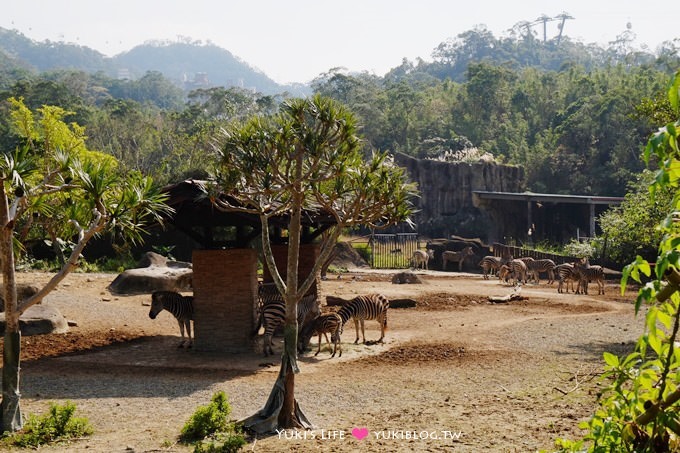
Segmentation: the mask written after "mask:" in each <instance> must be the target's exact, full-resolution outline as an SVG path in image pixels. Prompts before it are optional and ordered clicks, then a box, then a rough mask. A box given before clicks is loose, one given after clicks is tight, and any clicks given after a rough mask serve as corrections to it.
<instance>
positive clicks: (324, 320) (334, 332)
mask: <svg viewBox="0 0 680 453" xmlns="http://www.w3.org/2000/svg"><path fill="white" fill-rule="evenodd" d="M328 333H330V334H331V341H332V342H333V353H332V354H331V357H335V353H336V352H337V350H338V349H340V354H339V355H338V357H342V343H340V335H341V334H342V318H341V317H340V315H338V314H337V313H335V312H330V313H323V314H321V315H319V316H317V317H316V318H314V319H313V320H312V321H310V322H308V323H307V324H305V325H304V327H303V328H302V330H301V331H300V335H299V336H298V351H299V352H300V353H303V352H304V350H305V349H306V347H307V345H308V344H309V342H310V340H311V339H312V337H313V336H314V335H318V336H319V347H318V348H317V350H316V354H314V355H315V356H316V355H318V354H319V352H321V335H322V334H323V336H324V337H325V338H326V343H328V345H329V346H330V341H328V335H327V334H328Z"/></svg>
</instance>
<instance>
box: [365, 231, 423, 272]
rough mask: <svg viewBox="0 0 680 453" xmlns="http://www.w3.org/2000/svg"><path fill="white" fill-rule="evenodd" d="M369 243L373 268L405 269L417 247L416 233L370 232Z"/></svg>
mask: <svg viewBox="0 0 680 453" xmlns="http://www.w3.org/2000/svg"><path fill="white" fill-rule="evenodd" d="M369 243H370V246H371V267H372V268H374V269H406V268H408V267H409V266H410V264H411V256H412V255H413V252H415V251H416V250H418V249H419V242H418V233H397V234H372V235H371V237H370V238H369Z"/></svg>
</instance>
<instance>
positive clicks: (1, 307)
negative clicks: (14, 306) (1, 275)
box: [0, 283, 38, 312]
mask: <svg viewBox="0 0 680 453" xmlns="http://www.w3.org/2000/svg"><path fill="white" fill-rule="evenodd" d="M37 292H38V287H37V286H35V285H29V284H27V283H17V300H18V301H22V300H26V299H28V298H29V297H31V296H32V295H34V294H37ZM3 294H4V288H3V285H0V312H3V311H5V299H4V298H3V297H2V295H3Z"/></svg>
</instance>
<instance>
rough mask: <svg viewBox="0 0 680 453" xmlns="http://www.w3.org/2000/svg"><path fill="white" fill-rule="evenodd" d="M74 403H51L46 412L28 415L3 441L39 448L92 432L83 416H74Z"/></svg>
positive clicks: (19, 445) (8, 443)
mask: <svg viewBox="0 0 680 453" xmlns="http://www.w3.org/2000/svg"><path fill="white" fill-rule="evenodd" d="M75 411H76V406H75V404H73V403H71V402H66V404H64V405H63V406H62V405H58V404H52V405H51V406H50V410H49V412H48V413H47V414H44V415H42V416H36V415H30V416H29V418H28V420H27V421H26V424H25V425H24V428H23V429H22V430H21V431H19V432H16V433H12V434H10V435H9V436H7V437H6V438H4V439H3V443H5V444H7V445H14V446H18V447H32V448H39V447H40V446H43V445H47V444H51V443H55V442H62V441H68V440H73V439H78V438H81V437H84V436H89V435H90V434H92V433H93V429H92V426H91V425H90V423H89V421H88V420H87V419H85V418H81V417H75V416H74V413H75Z"/></svg>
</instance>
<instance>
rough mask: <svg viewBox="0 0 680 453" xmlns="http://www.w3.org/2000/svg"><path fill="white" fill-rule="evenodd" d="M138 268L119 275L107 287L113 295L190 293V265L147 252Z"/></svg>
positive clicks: (191, 272) (191, 277) (191, 275)
mask: <svg viewBox="0 0 680 453" xmlns="http://www.w3.org/2000/svg"><path fill="white" fill-rule="evenodd" d="M139 265H140V267H139V268H135V269H128V270H126V271H124V272H122V273H120V274H119V275H118V276H117V277H116V278H115V279H114V280H113V281H112V282H111V284H110V285H109V287H108V289H109V291H111V292H112V293H113V294H120V295H133V294H150V293H152V292H154V291H176V292H183V291H190V290H191V288H192V279H193V269H192V266H191V263H185V262H182V261H171V260H168V259H167V258H166V257H164V256H162V255H159V254H157V253H154V252H147V253H146V254H145V255H144V256H143V257H142V258H141V259H140V261H139Z"/></svg>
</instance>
